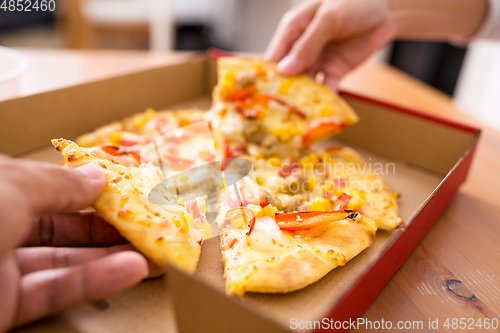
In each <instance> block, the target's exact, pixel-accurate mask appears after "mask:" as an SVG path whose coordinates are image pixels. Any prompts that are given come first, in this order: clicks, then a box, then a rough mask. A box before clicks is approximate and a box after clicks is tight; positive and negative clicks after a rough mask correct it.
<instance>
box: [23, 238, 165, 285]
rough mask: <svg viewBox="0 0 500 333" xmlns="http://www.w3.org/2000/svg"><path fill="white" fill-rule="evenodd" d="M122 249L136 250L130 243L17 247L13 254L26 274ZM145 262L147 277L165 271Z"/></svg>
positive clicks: (68, 265)
mask: <svg viewBox="0 0 500 333" xmlns="http://www.w3.org/2000/svg"><path fill="white" fill-rule="evenodd" d="M123 251H136V249H135V248H134V247H133V246H132V245H130V244H126V245H117V246H112V247H100V248H64V247H32V248H20V249H17V250H16V251H15V255H16V259H17V262H18V266H19V269H20V271H21V274H23V275H26V274H29V273H33V272H37V271H41V270H46V269H56V268H63V267H70V266H75V265H81V264H84V263H87V262H90V261H93V260H96V259H99V258H102V257H104V256H107V255H109V254H113V253H117V252H123ZM147 263H148V271H149V275H148V277H150V278H152V277H157V276H160V275H161V274H163V273H164V272H165V268H162V267H159V266H158V265H156V264H154V263H153V262H151V261H150V260H148V261H147Z"/></svg>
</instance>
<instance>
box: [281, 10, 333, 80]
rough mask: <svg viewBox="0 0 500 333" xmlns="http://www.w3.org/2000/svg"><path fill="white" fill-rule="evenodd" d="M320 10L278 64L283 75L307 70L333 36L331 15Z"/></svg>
mask: <svg viewBox="0 0 500 333" xmlns="http://www.w3.org/2000/svg"><path fill="white" fill-rule="evenodd" d="M323 13H324V12H322V11H318V12H316V15H315V16H314V18H313V19H312V21H311V23H310V24H309V26H308V27H307V29H306V30H305V31H304V33H303V34H302V35H301V36H300V37H299V38H298V39H297V41H296V42H295V43H294V45H293V47H292V49H291V51H290V52H289V53H288V55H287V56H285V57H284V58H283V59H282V60H281V61H280V62H279V63H278V66H277V68H276V69H277V70H278V72H279V73H280V74H283V75H296V74H299V73H302V72H304V71H305V70H307V69H308V68H309V67H311V65H312V64H313V63H314V62H315V61H316V59H318V57H319V56H320V54H321V51H322V50H323V48H324V47H325V45H326V44H327V43H328V42H329V40H330V37H331V36H332V23H331V22H330V21H329V20H331V15H327V14H323Z"/></svg>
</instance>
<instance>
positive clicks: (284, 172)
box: [278, 163, 300, 178]
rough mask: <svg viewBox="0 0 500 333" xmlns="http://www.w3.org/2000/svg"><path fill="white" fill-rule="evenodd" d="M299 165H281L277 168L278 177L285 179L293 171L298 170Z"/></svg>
mask: <svg viewBox="0 0 500 333" xmlns="http://www.w3.org/2000/svg"><path fill="white" fill-rule="evenodd" d="M299 167H300V165H299V164H298V163H292V164H283V165H282V166H280V167H279V168H278V176H280V177H282V178H285V177H287V176H288V175H291V174H292V173H293V171H294V170H295V169H298V168H299Z"/></svg>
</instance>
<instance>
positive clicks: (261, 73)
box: [256, 64, 267, 78]
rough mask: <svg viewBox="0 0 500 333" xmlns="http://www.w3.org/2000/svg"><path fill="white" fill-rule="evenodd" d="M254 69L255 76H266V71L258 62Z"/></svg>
mask: <svg viewBox="0 0 500 333" xmlns="http://www.w3.org/2000/svg"><path fill="white" fill-rule="evenodd" d="M256 70H257V76H258V77H261V78H262V77H266V76H267V73H266V71H265V70H264V69H263V68H262V66H261V65H260V64H258V65H257V67H256Z"/></svg>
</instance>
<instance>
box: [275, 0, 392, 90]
mask: <svg viewBox="0 0 500 333" xmlns="http://www.w3.org/2000/svg"><path fill="white" fill-rule="evenodd" d="M395 33H396V28H395V23H394V22H393V19H392V17H391V15H390V11H389V5H388V3H387V1H386V0H312V1H306V2H304V3H303V4H301V5H299V6H297V7H295V8H293V9H291V10H290V11H289V12H287V13H286V14H285V16H283V19H282V20H281V22H280V24H279V26H278V29H277V30H276V32H275V34H274V36H273V38H272V40H271V43H270V44H269V47H268V49H267V51H266V54H265V58H266V59H267V60H270V61H279V64H278V67H277V70H278V72H280V73H281V74H283V75H295V74H298V73H301V72H307V73H308V74H309V75H311V76H312V77H316V75H317V73H319V72H323V73H324V74H325V77H324V82H323V83H324V84H326V85H327V86H329V87H330V88H331V89H332V90H336V89H337V86H338V82H339V80H340V79H341V78H342V77H343V76H344V75H345V74H346V73H347V72H349V71H350V70H352V69H354V68H355V67H356V66H358V65H359V64H361V63H362V62H363V61H364V60H366V59H367V58H368V57H369V56H370V55H371V54H372V53H374V52H375V51H377V50H378V49H379V48H380V47H382V46H384V45H385V44H387V43H388V42H389V41H391V39H392V38H393V37H394V36H395Z"/></svg>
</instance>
